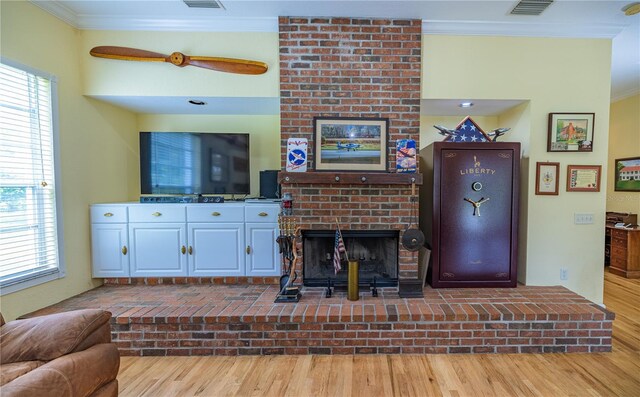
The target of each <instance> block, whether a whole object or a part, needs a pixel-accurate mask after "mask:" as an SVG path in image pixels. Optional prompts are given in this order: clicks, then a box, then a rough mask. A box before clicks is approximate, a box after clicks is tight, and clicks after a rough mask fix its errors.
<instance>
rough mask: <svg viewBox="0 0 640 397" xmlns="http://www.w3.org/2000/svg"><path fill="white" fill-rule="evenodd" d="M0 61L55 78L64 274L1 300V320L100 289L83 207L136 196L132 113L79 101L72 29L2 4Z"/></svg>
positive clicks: (20, 5) (29, 8)
mask: <svg viewBox="0 0 640 397" xmlns="http://www.w3.org/2000/svg"><path fill="white" fill-rule="evenodd" d="M0 7H1V10H0V12H1V14H2V15H1V18H2V19H1V26H0V28H1V42H0V50H1V51H2V56H3V57H7V58H9V59H11V60H13V61H16V62H20V63H22V64H24V65H27V66H30V67H33V68H36V69H39V70H42V71H45V72H49V73H52V74H54V75H56V76H57V78H58V100H59V102H58V103H59V116H60V123H59V125H60V158H61V164H60V165H59V166H60V168H61V180H59V181H57V183H58V184H60V185H61V187H62V197H61V200H62V205H63V207H62V208H63V210H62V211H63V228H64V252H65V258H64V260H65V263H66V276H65V277H64V278H62V279H58V280H55V281H51V282H48V283H45V284H41V285H39V286H36V287H33V288H29V289H26V290H22V291H19V292H16V293H12V294H8V295H4V296H2V298H1V302H0V309H1V310H2V313H3V315H4V316H5V317H7V318H8V319H13V318H15V317H16V316H18V315H21V314H24V313H27V312H30V311H33V310H36V309H39V308H41V307H44V306H47V305H50V304H52V303H55V302H58V301H60V300H63V299H66V298H68V297H71V296H73V295H77V294H79V293H81V292H83V291H86V290H88V289H91V288H94V287H95V286H97V285H99V284H100V282H99V280H93V279H92V278H91V267H90V263H91V262H90V246H89V242H90V240H89V236H90V232H89V215H88V213H89V204H91V203H94V202H98V201H122V200H127V199H130V198H133V197H135V196H136V194H137V189H138V187H137V185H138V182H137V180H136V179H137V176H136V172H135V168H132V167H133V166H134V165H135V167H136V168H137V159H136V158H137V150H136V149H135V148H136V145H137V143H136V140H137V136H136V134H135V132H136V118H135V115H133V114H131V113H129V112H126V111H123V110H121V109H118V108H115V107H112V106H109V105H106V104H104V103H101V102H97V101H93V100H88V99H86V98H84V97H83V96H82V94H83V90H82V87H81V79H80V78H79V76H81V75H82V71H81V69H80V61H79V53H78V49H79V47H80V41H79V34H78V31H76V30H75V29H72V28H71V27H69V26H68V25H66V24H64V23H63V22H61V21H60V20H58V19H56V18H54V17H53V16H51V15H50V14H48V13H46V12H44V11H42V10H40V9H39V8H37V7H35V6H33V5H31V4H29V3H27V2H7V1H3V2H1V5H0Z"/></svg>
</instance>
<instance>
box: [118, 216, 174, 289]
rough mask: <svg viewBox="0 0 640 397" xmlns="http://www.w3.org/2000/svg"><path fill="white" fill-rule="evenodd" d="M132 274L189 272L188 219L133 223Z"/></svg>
mask: <svg viewBox="0 0 640 397" xmlns="http://www.w3.org/2000/svg"><path fill="white" fill-rule="evenodd" d="M129 241H130V245H131V258H130V266H131V277H185V276H187V227H186V225H185V224H184V223H129Z"/></svg>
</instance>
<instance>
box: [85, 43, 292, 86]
mask: <svg viewBox="0 0 640 397" xmlns="http://www.w3.org/2000/svg"><path fill="white" fill-rule="evenodd" d="M80 35H81V37H82V39H81V46H80V60H81V67H82V70H83V75H82V78H83V82H84V89H85V91H84V92H85V94H87V95H90V96H101V95H106V96H109V95H115V96H119V95H132V96H138V95H148V96H195V97H198V96H204V97H206V96H214V97H272V98H276V97H278V96H279V90H280V86H279V85H280V78H279V73H280V72H279V68H278V55H279V53H278V50H277V49H278V33H276V32H274V33H238V32H235V33H216V32H140V31H136V32H128V31H122V32H118V31H96V30H85V31H82V32H81V33H80ZM103 45H112V46H122V47H133V48H139V49H144V50H148V51H153V52H159V53H162V54H171V53H172V52H174V51H179V52H182V53H183V54H186V55H199V56H218V57H226V58H241V59H250V60H256V61H262V62H265V63H267V64H268V66H269V70H268V71H267V73H265V74H262V75H257V76H247V75H238V74H232V73H217V72H211V71H210V70H207V69H202V68H197V67H193V66H187V67H183V68H181V67H176V66H174V65H172V64H169V63H149V62H126V61H119V60H113V59H102V58H95V57H92V56H91V55H89V50H90V49H91V48H93V47H95V46H103ZM141 88H142V89H141Z"/></svg>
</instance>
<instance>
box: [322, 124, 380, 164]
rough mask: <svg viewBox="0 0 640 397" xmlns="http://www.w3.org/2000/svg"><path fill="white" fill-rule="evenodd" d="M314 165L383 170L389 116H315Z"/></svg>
mask: <svg viewBox="0 0 640 397" xmlns="http://www.w3.org/2000/svg"><path fill="white" fill-rule="evenodd" d="M313 129H314V137H315V169H316V170H318V171H324V170H326V171H334V170H336V171H337V170H340V171H386V170H387V139H388V138H387V137H388V130H389V119H387V118H369V117H358V118H352V117H314V119H313Z"/></svg>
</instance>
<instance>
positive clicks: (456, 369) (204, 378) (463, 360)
mask: <svg viewBox="0 0 640 397" xmlns="http://www.w3.org/2000/svg"><path fill="white" fill-rule="evenodd" d="M604 303H605V305H606V306H607V308H608V309H610V310H612V311H614V312H615V313H616V319H615V321H614V323H613V352H611V353H594V354H584V353H576V354H504V355H502V354H464V355H375V356H367V355H360V356H249V357H122V364H121V368H120V374H119V376H118V379H119V382H120V396H123V397H126V396H216V397H217V396H292V397H293V396H295V397H303V396H367V397H369V396H420V397H422V396H460V397H462V396H629V397H631V396H640V280H639V279H635V280H633V279H625V278H622V277H619V276H615V275H613V274H610V273H609V272H608V271H606V272H605V285H604Z"/></svg>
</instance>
